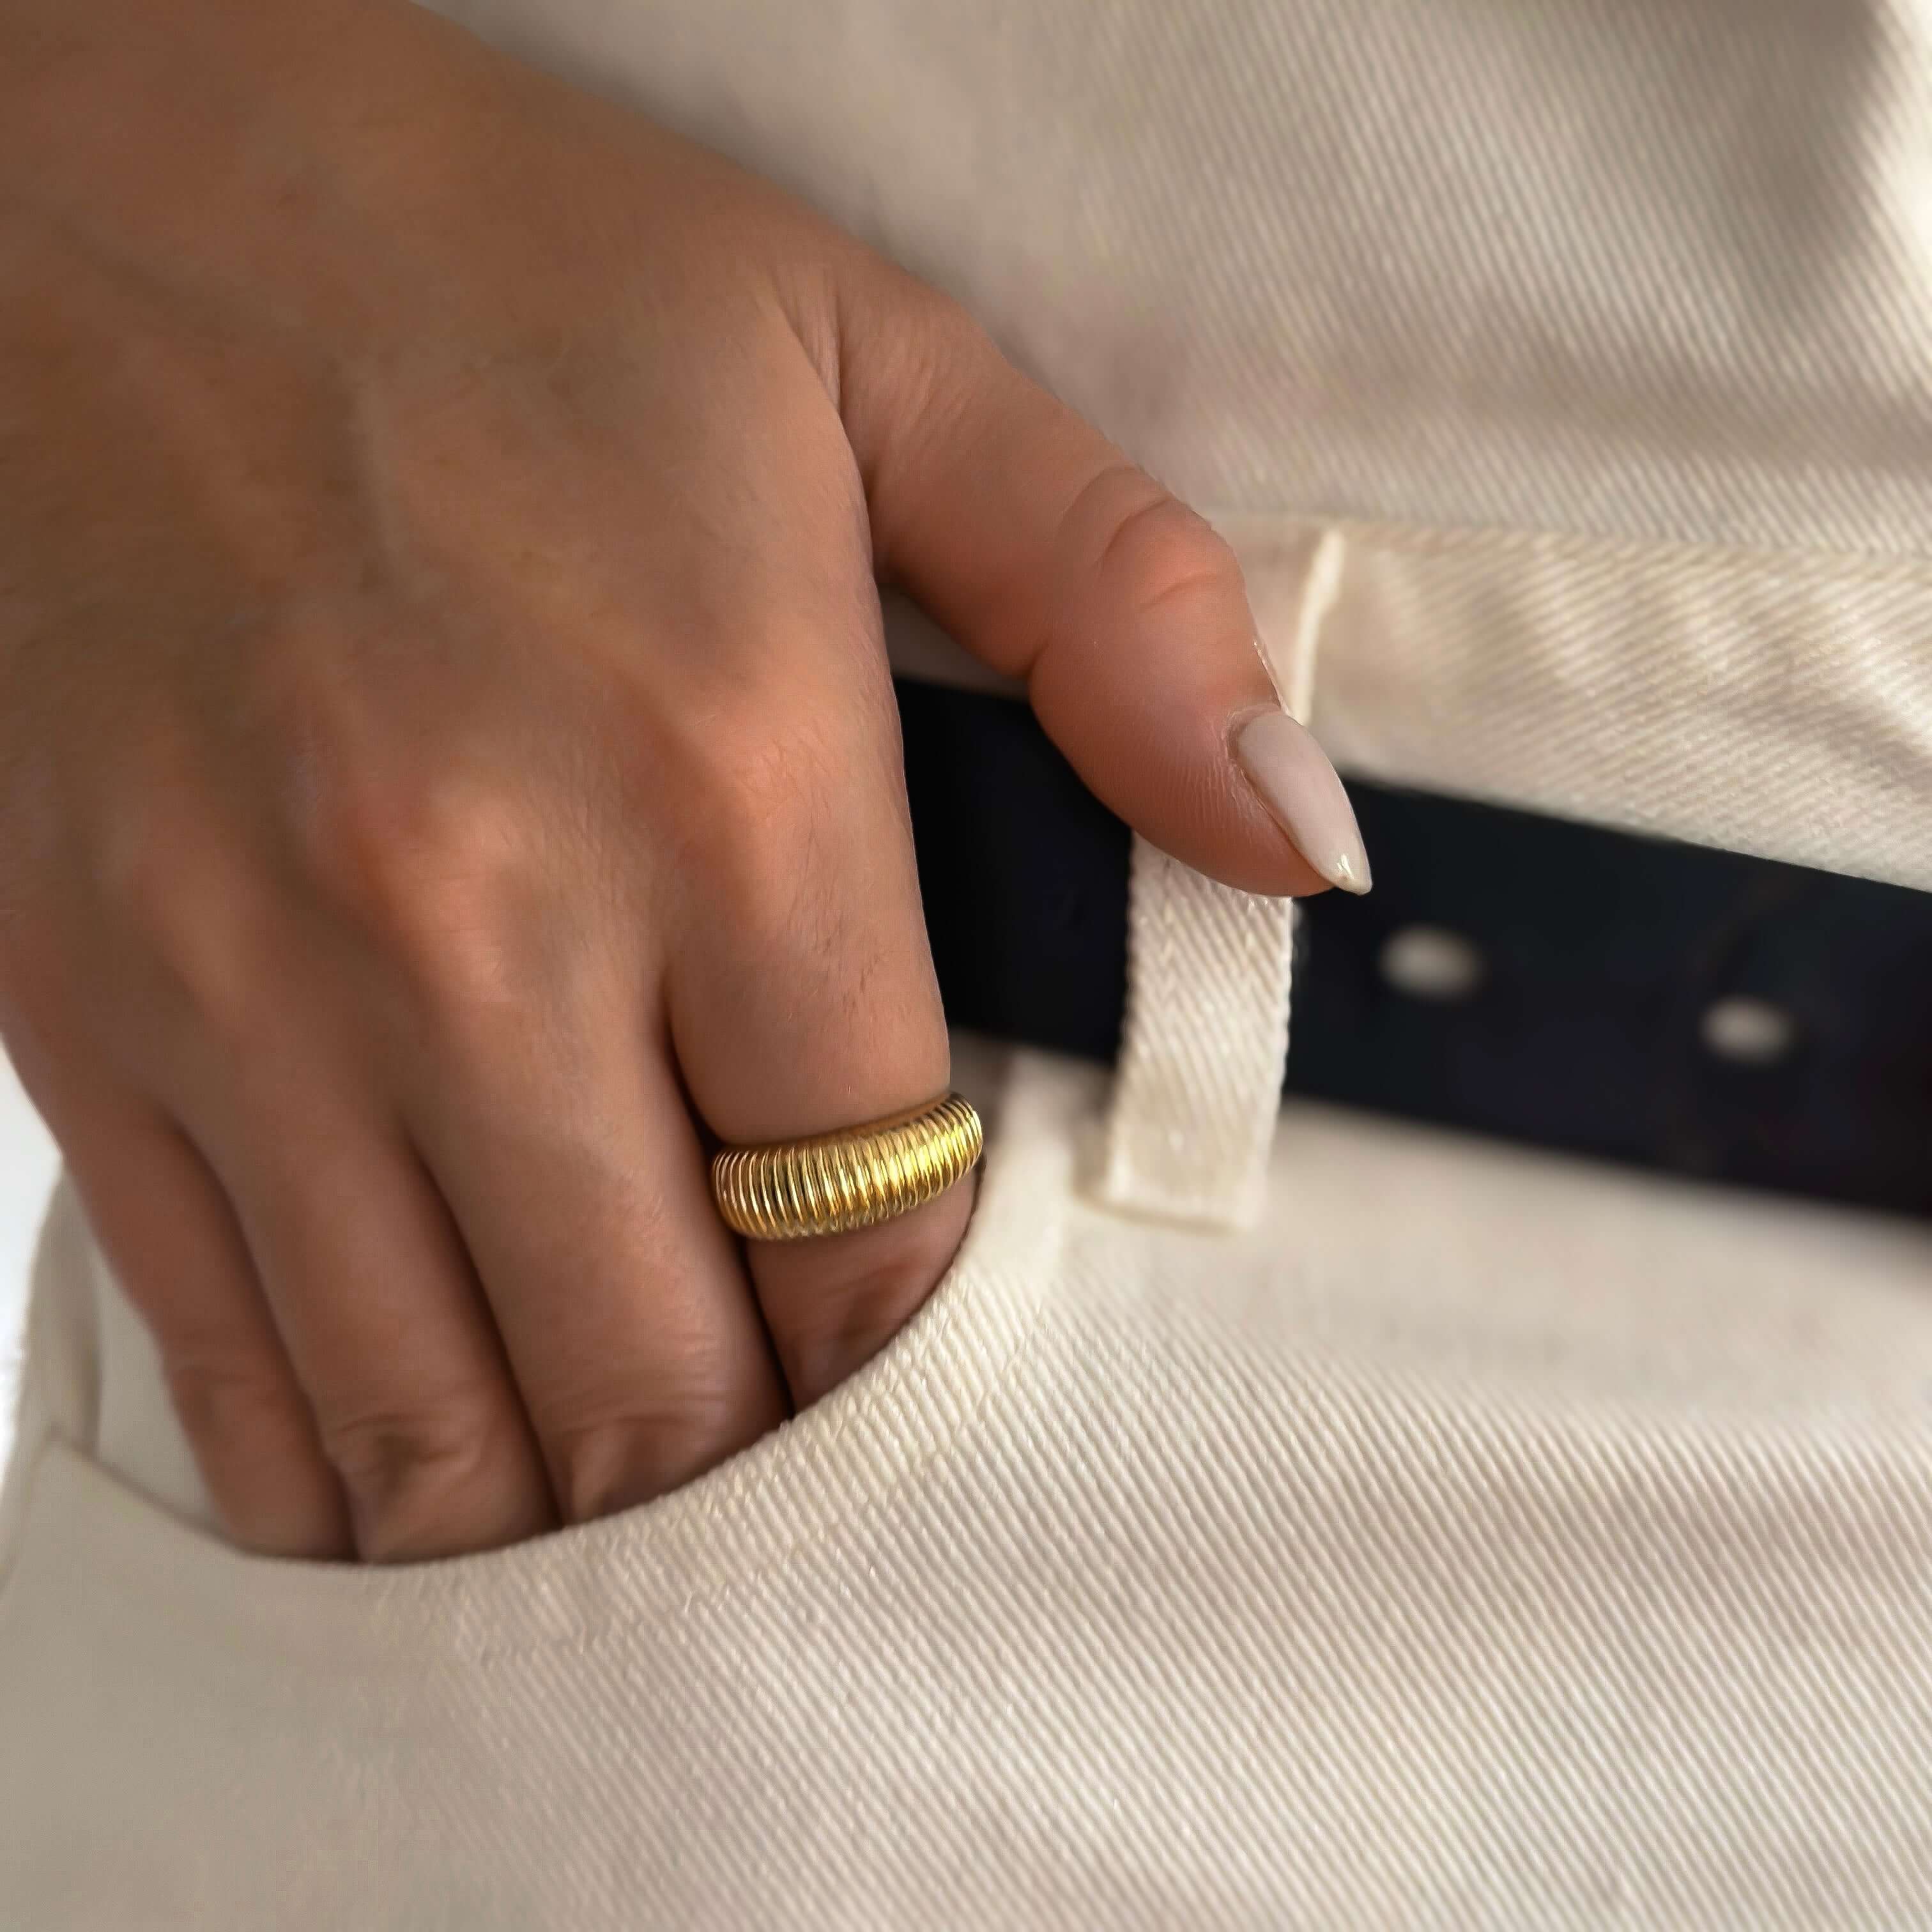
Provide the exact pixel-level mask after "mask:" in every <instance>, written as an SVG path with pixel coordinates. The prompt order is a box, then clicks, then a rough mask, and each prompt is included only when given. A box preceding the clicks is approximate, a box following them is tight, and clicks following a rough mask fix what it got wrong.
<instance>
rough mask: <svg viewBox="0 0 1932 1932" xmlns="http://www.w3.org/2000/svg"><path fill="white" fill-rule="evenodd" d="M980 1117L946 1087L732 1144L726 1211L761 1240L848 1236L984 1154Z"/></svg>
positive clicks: (917, 1199)
mask: <svg viewBox="0 0 1932 1932" xmlns="http://www.w3.org/2000/svg"><path fill="white" fill-rule="evenodd" d="M982 1145H983V1135H982V1133H981V1131H980V1116H979V1115H977V1113H975V1112H974V1111H973V1103H972V1102H971V1101H970V1100H968V1099H966V1098H965V1096H964V1095H963V1094H944V1095H943V1096H942V1097H941V1098H940V1099H938V1100H929V1101H928V1102H927V1103H926V1105H925V1106H922V1107H912V1108H909V1109H907V1111H906V1112H904V1113H903V1114H894V1115H890V1116H889V1117H888V1118H886V1119H885V1120H883V1121H868V1122H867V1123H866V1124H865V1126H863V1127H847V1128H844V1129H843V1130H841V1131H840V1132H839V1133H835V1134H814V1135H813V1136H811V1138H810V1139H807V1140H796V1141H773V1142H770V1143H769V1145H766V1146H764V1147H736V1148H724V1149H723V1150H722V1151H721V1152H719V1153H718V1154H714V1155H713V1156H712V1161H711V1193H712V1199H715V1201H716V1202H717V1203H718V1212H719V1213H720V1214H722V1215H723V1216H724V1219H725V1220H726V1221H727V1222H728V1223H730V1226H732V1227H733V1228H734V1229H736V1231H737V1232H739V1234H741V1235H749V1236H751V1238H752V1239H754V1241H796V1240H798V1239H799V1238H802V1237H803V1236H805V1235H842V1234H843V1233H844V1232H845V1231H846V1230H847V1229H848V1228H869V1227H871V1226H872V1225H873V1224H874V1223H875V1222H879V1221H889V1220H892V1217H894V1216H895V1215H896V1214H910V1212H911V1211H912V1210H913V1208H919V1207H923V1206H924V1205H925V1204H926V1202H929V1201H930V1200H931V1199H932V1198H933V1196H935V1195H936V1194H944V1193H945V1192H946V1190H947V1189H948V1188H949V1187H951V1186H952V1185H953V1183H954V1182H955V1181H957V1180H959V1178H961V1176H962V1175H964V1174H965V1173H966V1172H968V1169H971V1166H972V1165H973V1163H974V1162H975V1161H976V1160H978V1159H979V1158H980V1148H981V1147H982Z"/></svg>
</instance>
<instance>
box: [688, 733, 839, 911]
mask: <svg viewBox="0 0 1932 1932" xmlns="http://www.w3.org/2000/svg"><path fill="white" fill-rule="evenodd" d="M858 736H859V734H858V733H854V732H853V731H851V730H849V729H840V728H837V727H835V726H834V725H833V724H831V723H829V721H828V722H826V723H817V722H800V721H798V720H797V719H796V718H792V719H787V720H785V721H782V722H776V723H771V724H767V723H766V721H765V720H763V719H762V718H760V717H759V716H757V715H755V714H748V715H741V716H740V717H739V718H737V719H736V720H735V721H733V723H732V724H731V725H730V727H728V728H727V730H724V731H722V732H721V733H718V736H717V737H716V738H715V740H714V742H712V744H711V745H709V746H707V747H706V748H704V749H703V751H700V753H699V754H697V757H698V760H699V763H700V769H698V770H697V772H696V773H695V774H694V778H695V783H694V786H693V787H692V790H693V793H694V801H695V810H694V812H693V814H692V817H691V823H692V824H693V826H694V835H695V837H696V838H697V841H698V842H699V843H700V845H701V847H702V852H701V869H700V871H697V872H696V873H695V874H694V876H696V877H702V878H703V880H704V881H705V889H706V893H707V895H710V896H712V898H714V899H715V901H718V902H719V903H721V904H725V905H728V906H729V907H730V909H731V911H732V914H733V917H734V918H735V919H738V920H739V921H741V922H745V921H748V922H751V924H752V925H753V926H754V927H756V928H760V929H790V928H791V927H793V926H795V925H796V922H797V919H798V916H799V913H800V910H801V909H802V908H805V907H810V906H812V905H814V904H822V903H826V902H829V901H830V900H831V898H832V897H833V896H834V895H832V894H831V893H829V892H827V891H826V886H827V884H828V883H829V873H830V871H831V870H832V868H833V867H834V865H835V864H836V862H837V859H838V850H839V846H838V820H839V818H840V815H841V814H840V810H839V805H840V800H841V794H842V795H844V796H846V797H849V796H850V793H851V790H852V788H853V787H854V786H855V785H856V784H863V783H864V782H865V781H866V766H867V764H868V763H875V762H876V759H875V757H872V756H871V755H869V754H868V751H867V750H866V748H865V747H864V746H863V745H862V743H859V742H853V741H854V740H855V739H857V738H858Z"/></svg>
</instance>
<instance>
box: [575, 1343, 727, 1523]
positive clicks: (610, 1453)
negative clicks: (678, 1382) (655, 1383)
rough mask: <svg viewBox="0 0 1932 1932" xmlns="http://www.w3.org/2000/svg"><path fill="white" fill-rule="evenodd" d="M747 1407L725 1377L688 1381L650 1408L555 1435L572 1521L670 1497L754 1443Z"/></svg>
mask: <svg viewBox="0 0 1932 1932" xmlns="http://www.w3.org/2000/svg"><path fill="white" fill-rule="evenodd" d="M743 1411H744V1405H743V1404H742V1402H741V1401H740V1400H739V1399H738V1398H737V1397H736V1395H735V1394H734V1393H733V1391H732V1390H731V1388H730V1386H729V1385H727V1383H726V1382H725V1381H724V1379H722V1378H718V1379H715V1380H711V1381H708V1380H706V1379H703V1378H702V1377H700V1376H690V1377H688V1378H687V1379H686V1380H685V1383H684V1385H683V1386H682V1388H679V1389H678V1390H676V1391H673V1392H671V1393H669V1394H666V1395H665V1396H664V1397H662V1398H661V1399H660V1400H658V1402H656V1403H653V1404H652V1405H651V1406H649V1407H648V1408H645V1407H638V1406H632V1407H631V1408H629V1409H627V1410H625V1411H624V1412H620V1413H616V1414H613V1415H605V1416H602V1417H599V1418H596V1419H595V1420H589V1421H585V1420H577V1421H572V1422H571V1423H570V1424H567V1425H565V1426H563V1427H559V1428H558V1429H556V1430H553V1431H552V1432H550V1435H549V1436H548V1438H547V1442H546V1445H545V1453H546V1455H547V1460H548V1462H549V1464H550V1483H551V1487H553V1489H554V1490H555V1491H556V1499H557V1504H558V1507H559V1510H560V1511H561V1512H562V1516H563V1519H564V1520H565V1522H566V1523H588V1522H590V1521H592V1520H594V1519H595V1518H596V1517H602V1516H610V1515H612V1514H614V1513H615V1512H616V1511H619V1510H622V1509H628V1508H634V1507H635V1505H637V1504H639V1503H644V1502H650V1501H651V1500H652V1499H653V1498H655V1497H657V1496H663V1495H665V1494H666V1493H668V1492H669V1491H670V1490H674V1489H676V1487H678V1486H679V1484H682V1483H686V1482H688V1481H691V1478H693V1477H695V1476H698V1475H702V1474H703V1472H704V1471H705V1470H706V1469H709V1468H710V1467H711V1466H712V1464H713V1463H717V1462H719V1461H721V1460H723V1458H724V1457H726V1456H727V1455H728V1454H730V1452H731V1451H733V1449H735V1448H738V1447H739V1445H740V1444H741V1442H742V1441H743V1440H745V1434H746V1432H745V1426H744V1412H743Z"/></svg>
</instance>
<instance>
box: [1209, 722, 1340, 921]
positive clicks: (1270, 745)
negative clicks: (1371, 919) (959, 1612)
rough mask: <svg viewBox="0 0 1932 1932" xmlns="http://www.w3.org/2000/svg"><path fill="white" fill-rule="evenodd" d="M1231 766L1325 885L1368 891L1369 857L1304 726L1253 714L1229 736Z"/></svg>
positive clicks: (1336, 780)
mask: <svg viewBox="0 0 1932 1932" xmlns="http://www.w3.org/2000/svg"><path fill="white" fill-rule="evenodd" d="M1234 751H1235V759H1236V760H1237V761H1238V763H1239V764H1240V765H1241V769H1242V770H1243V771H1244V772H1246V773H1247V776H1248V781H1249V783H1250V784H1252V785H1253V787H1254V788H1255V790H1256V792H1257V793H1259V795H1260V797H1261V800H1262V803H1263V804H1264V805H1266V806H1267V807H1268V810H1269V811H1271V813H1272V814H1274V817H1275V819H1276V820H1277V823H1279V824H1280V826H1281V829H1283V831H1284V832H1286V833H1287V834H1288V835H1289V838H1292V840H1294V841H1295V848H1296V850H1298V851H1299V852H1300V853H1301V856H1303V857H1304V859H1307V861H1308V862H1309V863H1310V865H1313V867H1314V868H1315V869H1316V871H1318V872H1319V873H1320V874H1322V877H1324V878H1325V879H1326V880H1328V883H1330V884H1331V885H1333V886H1340V887H1341V889H1343V891H1344V892H1367V890H1368V889H1369V886H1370V876H1369V855H1368V853H1367V852H1366V851H1365V850H1364V849H1363V846H1362V833H1361V827H1360V826H1358V825H1357V824H1356V823H1355V808H1354V806H1352V805H1350V804H1349V794H1348V793H1347V792H1346V791H1345V790H1343V786H1342V780H1341V778H1340V775H1339V774H1338V773H1337V771H1336V769H1335V767H1334V766H1333V765H1331V763H1329V762H1328V754H1327V753H1326V752H1325V751H1323V750H1322V747H1321V746H1320V745H1318V744H1317V743H1316V742H1315V740H1314V738H1313V736H1311V735H1310V733H1309V731H1308V730H1307V727H1306V726H1304V725H1303V724H1301V723H1299V722H1298V721H1297V720H1296V719H1295V718H1292V717H1290V716H1289V714H1288V713H1287V712H1286V711H1262V712H1256V715H1254V716H1253V717H1252V718H1250V719H1249V720H1248V721H1247V723H1246V724H1243V725H1241V726H1240V727H1238V729H1237V730H1236V731H1235V736H1234Z"/></svg>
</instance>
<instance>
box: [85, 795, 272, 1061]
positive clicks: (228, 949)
mask: <svg viewBox="0 0 1932 1932" xmlns="http://www.w3.org/2000/svg"><path fill="white" fill-rule="evenodd" d="M96 877H97V880H98V889H99V890H100V892H101V894H102V896H103V901H104V904H105V907H106V908H107V913H108V916H109V917H110V920H111V922H112V923H113V926H115V928H116V929H118V932H119V933H120V935H121V937H122V938H131V941H132V950H133V955H134V956H135V957H136V958H138V959H141V960H142V961H145V962H146V963H147V964H148V965H149V966H151V968H153V969H154V971H157V973H158V974H160V977H161V981H162V983H163V984H164V985H166V986H169V987H170V988H172V990H173V992H174V993H175V995H178V996H179V997H180V998H182V999H183V1000H184V1001H185V1002H186V1003H187V1005H188V1006H189V1007H190V1008H191V1009H192V1010H193V1011H194V1012H195V1013H196V1014H197V1015H198V1016H199V1019H200V1020H201V1021H202V1023H203V1024H204V1025H207V1026H208V1028H210V1029H211V1031H213V1032H214V1033H215V1034H217V1036H218V1037H238V1038H239V1037H247V1036H251V1035H252V1034H254V1033H255V1032H256V1031H257V1028H258V1023H259V1022H260V1020H261V1019H262V1018H263V1015H264V1013H265V1011H266V1010H267V1009H268V1008H269V1007H270V1005H271V1004H272V1002H273V1001H274V1000H275V998H277V997H278V989H280V988H281V987H282V986H284V985H285V984H286V976H285V975H284V974H281V973H280V972H278V971H277V970H276V969H275V962H276V959H277V956H278V945H277V942H276V938H275V918H274V916H273V913H272V909H271V904H270V898H269V892H268V891H267V889H266V886H265V884H264V882H263V879H262V877H260V874H259V872H258V871H257V869H256V868H254V866H253V865H251V862H250V860H249V857H248V853H246V852H245V850H240V849H238V846H237V843H236V840H235V839H234V838H233V835H232V834H230V833H229V832H226V831H224V830H223V829H220V827H219V826H217V824H216V823H214V820H212V818H211V817H210V816H209V815H208V814H205V812H203V811H201V810H199V809H198V808H196V807H195V806H193V805H190V804H188V803H187V802H185V801H184V800H182V799H180V798H178V796H175V795H173V794H172V793H169V791H167V790H157V791H155V792H154V793H151V794H150V795H149V796H147V797H145V798H140V797H136V798H133V799H128V800H126V801H125V802H121V803H118V804H116V805H113V806H111V807H110V810H109V812H108V815H107V821H106V823H105V824H104V828H103V835H102V839H101V847H100V852H99V864H98V868H97V871H96Z"/></svg>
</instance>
